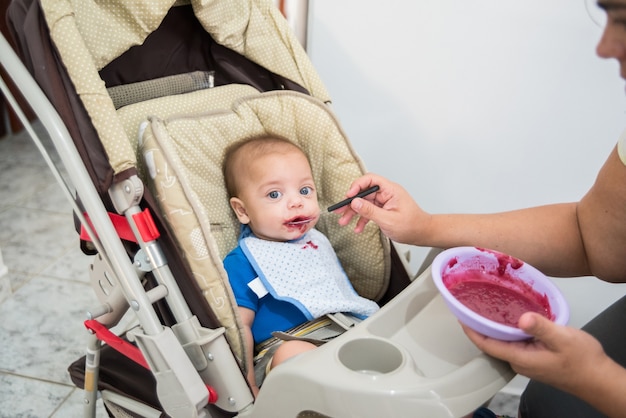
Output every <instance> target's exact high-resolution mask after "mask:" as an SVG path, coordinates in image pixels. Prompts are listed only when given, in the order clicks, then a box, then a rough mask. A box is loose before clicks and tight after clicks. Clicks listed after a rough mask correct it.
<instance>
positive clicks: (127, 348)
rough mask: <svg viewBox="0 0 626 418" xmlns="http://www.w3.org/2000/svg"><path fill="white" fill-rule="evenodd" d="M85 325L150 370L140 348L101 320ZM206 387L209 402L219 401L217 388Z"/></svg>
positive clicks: (86, 322)
mask: <svg viewBox="0 0 626 418" xmlns="http://www.w3.org/2000/svg"><path fill="white" fill-rule="evenodd" d="M85 327H87V329H88V330H90V331H92V332H93V333H94V334H96V337H98V339H99V340H100V341H104V342H105V343H107V345H109V346H110V347H111V348H113V349H114V350H116V351H118V352H119V353H121V354H123V355H125V356H126V357H128V358H129V359H131V360H132V361H134V362H135V363H137V364H139V365H140V366H143V367H145V368H146V369H148V370H150V366H149V365H148V362H146V359H145V358H144V356H143V354H142V353H141V351H140V350H139V348H137V347H136V346H134V345H133V344H131V343H129V342H128V341H125V340H123V339H121V338H120V337H118V336H117V335H115V334H113V333H112V332H111V331H109V329H108V328H107V327H105V326H104V325H102V324H101V323H100V322H98V321H96V320H95V319H88V320H86V321H85ZM206 388H207V390H208V391H209V403H215V402H217V392H216V391H215V389H214V388H213V387H212V386H209V385H206Z"/></svg>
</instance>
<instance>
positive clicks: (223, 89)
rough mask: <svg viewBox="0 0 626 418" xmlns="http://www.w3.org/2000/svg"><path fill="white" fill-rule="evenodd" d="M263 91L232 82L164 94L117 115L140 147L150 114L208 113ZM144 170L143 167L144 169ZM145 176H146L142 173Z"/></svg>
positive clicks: (167, 116)
mask: <svg viewBox="0 0 626 418" xmlns="http://www.w3.org/2000/svg"><path fill="white" fill-rule="evenodd" d="M258 93H259V91H258V90H257V89H255V88H254V87H252V86H248V85H245V84H228V85H226V86H219V87H214V88H212V89H205V90H198V91H194V92H191V93H186V94H176V95H173V96H167V97H160V98H155V99H151V100H146V101H142V102H139V103H134V104H132V105H128V106H124V107H122V108H120V109H118V110H117V116H118V119H119V121H120V122H121V124H122V126H123V128H124V131H125V132H126V135H128V138H129V141H130V145H131V147H132V149H133V150H137V139H138V136H137V134H138V132H139V127H140V125H141V123H142V122H144V121H147V120H148V118H149V117H150V116H158V117H160V118H164V119H165V118H170V117H174V116H176V115H187V116H188V115H190V114H194V113H196V114H201V113H202V114H204V113H206V112H209V111H213V110H221V109H228V108H230V106H231V104H232V103H233V102H234V101H235V100H237V99H239V98H241V97H247V96H250V95H256V94H258ZM137 164H138V166H139V168H140V169H141V167H142V165H143V164H142V159H141V158H139V157H138V158H137ZM140 172H141V170H140ZM142 177H144V176H142Z"/></svg>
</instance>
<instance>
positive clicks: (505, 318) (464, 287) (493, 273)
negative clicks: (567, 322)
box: [442, 252, 554, 327]
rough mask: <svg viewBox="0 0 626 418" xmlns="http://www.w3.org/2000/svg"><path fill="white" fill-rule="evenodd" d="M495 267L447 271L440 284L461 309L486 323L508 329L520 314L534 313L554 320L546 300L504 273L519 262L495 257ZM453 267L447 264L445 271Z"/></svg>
mask: <svg viewBox="0 0 626 418" xmlns="http://www.w3.org/2000/svg"><path fill="white" fill-rule="evenodd" d="M494 254H496V255H497V257H498V267H497V268H493V269H491V270H487V269H482V268H472V269H461V270H451V271H448V272H447V273H444V274H443V278H442V279H443V283H444V284H445V286H446V288H447V289H448V290H449V291H450V293H451V294H452V295H453V296H454V297H455V298H456V299H457V300H458V301H459V302H461V303H462V304H463V305H465V306H467V307H468V308H469V309H471V310H473V311H474V312H476V313H478V314H480V315H482V316H484V317H485V318H487V319H490V320H492V321H495V322H498V323H500V324H504V325H507V326H511V327H517V322H518V321H519V318H520V316H521V315H522V314H523V313H524V312H529V311H531V312H537V313H539V314H541V315H543V316H545V317H546V318H548V319H554V318H553V314H552V312H551V309H550V303H549V301H548V297H547V296H546V295H545V294H540V293H538V292H537V291H535V290H533V288H532V287H531V285H530V284H528V283H526V282H524V281H523V280H521V279H519V278H516V277H514V276H512V275H511V274H509V273H507V272H506V266H507V264H510V266H511V267H512V268H513V269H518V268H519V267H521V266H522V265H523V262H522V261H520V260H517V259H515V258H513V257H510V256H507V255H504V254H499V253H495V252H494ZM456 263H457V260H456V258H453V259H451V260H450V261H449V263H448V267H450V268H451V267H452V266H454V265H455V264H456Z"/></svg>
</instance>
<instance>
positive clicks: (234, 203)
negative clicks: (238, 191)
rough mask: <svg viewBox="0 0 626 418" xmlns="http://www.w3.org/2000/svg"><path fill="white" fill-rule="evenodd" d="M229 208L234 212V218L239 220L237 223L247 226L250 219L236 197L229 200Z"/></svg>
mask: <svg viewBox="0 0 626 418" xmlns="http://www.w3.org/2000/svg"><path fill="white" fill-rule="evenodd" d="M230 207H231V208H233V211H235V216H237V219H239V222H240V223H242V224H249V223H250V218H249V217H248V212H247V211H246V207H245V205H244V204H243V202H242V201H241V199H239V198H238V197H231V198H230Z"/></svg>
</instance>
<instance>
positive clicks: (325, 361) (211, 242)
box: [0, 0, 514, 418]
mask: <svg viewBox="0 0 626 418" xmlns="http://www.w3.org/2000/svg"><path fill="white" fill-rule="evenodd" d="M8 22H9V27H10V28H11V30H12V34H13V37H14V40H15V44H14V47H15V49H16V50H17V51H18V53H19V56H20V58H18V55H17V54H15V53H14V52H13V48H12V47H11V46H10V44H9V43H8V42H7V41H6V40H5V39H4V38H1V39H0V56H1V58H0V60H1V63H2V66H3V68H4V70H5V71H6V73H7V74H8V76H9V77H10V78H11V80H12V81H13V83H14V85H15V86H19V91H20V93H21V94H22V95H23V96H24V97H25V98H26V100H27V101H28V103H29V104H30V105H31V107H32V108H33V109H34V111H35V113H36V114H37V117H38V118H39V120H40V121H41V122H42V124H43V125H44V127H45V128H46V130H47V132H48V133H49V134H50V136H51V138H52V140H53V142H54V145H55V148H56V149H57V151H58V153H59V155H60V157H61V160H62V162H63V165H64V167H65V168H66V170H67V172H68V177H69V179H70V180H69V181H68V180H67V179H65V178H63V176H62V175H61V174H59V171H58V170H57V169H56V167H55V166H54V164H53V163H51V161H50V160H49V159H48V160H47V161H49V162H50V165H51V169H52V172H53V174H54V175H55V176H56V177H57V180H59V182H60V183H61V185H62V186H64V190H65V193H66V196H67V197H68V199H69V200H70V201H71V202H72V204H73V207H74V211H75V218H76V226H77V232H79V233H80V245H81V248H82V249H83V251H84V252H85V253H86V254H90V255H95V257H94V262H93V264H92V266H91V271H90V272H89V273H90V277H91V282H92V284H93V286H92V287H93V289H94V291H95V292H96V294H97V296H98V298H99V300H100V305H99V306H95V307H93V309H92V310H90V312H88V315H87V320H86V321H85V325H86V327H87V328H88V330H89V333H88V334H87V335H88V336H87V338H88V344H87V350H86V355H85V356H84V357H83V358H81V359H77V361H76V362H74V363H73V364H72V365H70V366H69V371H70V376H71V379H72V381H73V382H74V383H75V384H76V385H77V386H79V387H82V388H84V391H85V415H86V416H93V415H94V414H95V405H96V399H97V397H98V396H101V397H102V400H103V402H104V405H105V407H106V409H107V412H108V413H109V414H110V415H111V416H123V417H127V416H172V417H193V416H199V417H201V416H212V417H223V416H224V417H229V416H241V417H245V416H251V417H283V416H284V417H294V416H302V417H304V416H318V417H324V416H326V417H344V416H357V417H380V416H423V417H429V418H437V417H458V416H462V415H464V414H467V413H469V412H471V411H472V410H473V409H475V408H476V407H478V406H480V405H481V404H483V403H485V402H486V401H488V400H489V399H490V398H491V397H492V396H493V395H494V394H495V393H496V392H497V391H498V390H499V389H500V388H501V387H503V386H504V385H505V384H506V383H507V382H508V381H509V380H510V379H511V378H512V377H513V376H514V373H513V372H512V371H511V369H510V368H509V367H508V365H506V364H504V363H502V362H500V361H498V360H495V359H493V358H490V357H488V356H486V355H485V354H483V353H481V352H480V351H479V350H477V349H476V348H475V347H474V346H473V345H472V344H471V343H470V342H469V340H467V338H466V337H465V335H464V334H463V332H462V331H461V330H460V328H459V326H458V324H457V322H456V319H455V318H454V317H453V315H452V314H451V313H450V312H449V311H448V310H447V308H446V307H445V304H444V302H443V300H442V298H441V296H439V294H438V292H437V290H436V288H435V286H434V284H433V283H432V279H431V277H430V274H429V270H428V268H427V267H426V268H424V269H423V271H420V272H419V273H418V275H417V277H415V278H413V279H411V278H410V277H409V275H408V274H407V272H406V270H405V268H404V264H403V262H402V260H401V258H400V256H399V255H398V252H397V251H396V249H395V247H394V245H393V243H391V242H389V240H388V239H387V238H385V237H384V236H383V235H382V234H381V233H380V231H379V230H378V228H377V227H376V226H375V225H368V227H367V229H366V231H365V232H364V233H362V234H359V235H355V234H353V233H352V229H351V228H350V227H346V228H340V227H339V226H338V225H337V222H336V219H334V218H333V217H332V215H327V216H326V217H324V218H323V219H321V220H320V223H319V224H318V229H320V230H321V231H322V232H324V233H325V234H326V235H327V236H328V237H329V240H330V241H331V242H332V244H333V247H334V248H335V250H336V252H337V255H338V256H339V258H340V260H341V262H342V265H343V266H344V268H345V270H346V273H347V274H348V276H349V278H350V280H351V282H352V284H353V286H354V288H355V289H356V290H357V292H358V293H359V294H360V295H362V296H364V297H367V298H370V299H373V300H375V301H377V302H378V303H379V304H380V305H382V308H381V309H380V311H378V312H377V313H376V314H374V315H373V316H371V317H370V318H368V319H366V320H365V321H363V322H361V323H359V324H357V325H354V326H352V327H350V328H349V330H348V331H346V332H345V333H343V334H342V335H340V336H338V337H336V338H334V339H333V340H331V341H329V342H327V343H326V344H324V345H322V346H320V347H319V348H317V349H315V350H313V351H311V352H309V353H306V354H304V355H301V356H298V357H296V358H293V359H292V360H290V361H289V362H287V363H285V364H282V365H281V366H280V367H277V368H276V369H275V370H273V371H272V372H271V373H270V374H269V375H268V376H267V378H266V380H265V381H264V383H263V385H262V387H261V390H260V392H259V395H258V396H257V397H256V399H255V398H254V397H253V396H252V393H251V391H250V388H249V386H248V384H247V382H246V380H245V378H244V376H245V370H244V367H245V366H244V364H245V363H244V361H243V359H244V358H245V352H244V351H245V345H244V344H243V336H242V325H241V320H240V318H239V316H238V311H237V306H236V304H235V302H234V297H233V295H232V291H231V289H230V287H229V285H228V278H227V276H226V273H225V272H224V269H223V267H222V258H223V257H224V256H225V255H226V254H227V252H228V251H229V250H230V249H232V248H233V247H234V246H235V245H236V241H237V234H238V222H237V220H236V218H235V217H234V215H233V214H232V212H231V210H230V208H229V206H228V198H227V195H226V191H225V190H224V187H223V179H222V175H221V170H220V166H221V159H222V155H223V150H224V148H225V147H226V146H227V145H228V144H229V143H231V142H233V141H236V140H238V139H240V138H242V137H247V136H251V135H258V134H262V133H268V134H276V135H280V136H284V137H288V138H290V139H292V140H293V141H294V142H296V143H297V144H298V145H300V146H301V147H302V148H303V150H304V151H305V152H306V153H307V155H308V157H309V159H310V160H311V166H312V170H313V174H314V177H315V182H316V184H317V187H318V195H319V200H320V204H321V205H322V207H325V206H328V205H329V204H331V203H335V202H336V201H339V200H341V199H343V197H344V193H345V191H346V190H347V188H348V185H349V184H350V183H351V181H352V180H353V179H354V178H356V177H358V176H360V175H361V174H362V173H364V172H365V168H364V165H363V163H362V161H360V159H359V158H358V156H357V154H356V152H355V150H354V149H353V148H352V147H351V145H350V143H349V141H348V139H347V138H346V135H345V133H344V132H343V131H342V129H341V127H340V124H339V122H338V121H337V120H336V118H335V116H334V115H333V113H332V111H331V109H330V107H329V105H330V102H331V100H330V97H329V94H328V92H327V91H326V89H325V87H324V86H323V84H322V82H321V80H320V79H319V77H318V75H317V74H316V73H315V71H314V69H313V67H312V65H311V63H310V61H309V60H308V57H307V56H306V53H305V51H304V50H303V49H302V47H301V46H300V45H299V43H298V41H297V40H296V38H295V36H294V35H293V34H292V32H291V31H290V29H289V27H288V25H287V23H286V21H285V20H284V18H283V17H282V15H281V14H280V12H279V11H278V10H277V9H276V7H275V6H274V4H273V2H271V1H270V0H212V1H202V0H187V1H180V0H178V1H174V0H158V1H126V2H124V1H122V0H117V1H113V0H111V1H107V2H96V1H93V0H81V1H71V0H39V1H37V0H17V1H14V2H13V3H12V4H11V6H10V8H9V12H8ZM0 87H1V88H2V91H3V93H4V94H5V95H6V96H7V98H8V100H9V102H10V103H11V105H12V106H13V107H15V108H16V109H15V110H16V112H17V113H18V115H20V116H21V119H22V122H23V123H24V124H25V125H26V127H27V129H28V130H29V133H30V134H31V136H33V139H34V140H35V141H36V142H37V141H38V139H37V138H36V134H35V133H34V131H33V130H32V129H29V124H28V120H27V118H26V117H24V114H23V112H22V111H21V110H20V109H19V107H18V106H17V104H16V100H15V99H14V97H13V94H12V93H11V89H9V88H8V87H7V85H6V84H5V83H4V82H2V83H1V84H0ZM40 149H42V152H44V157H46V155H45V150H44V148H43V147H42V146H40ZM129 316H130V318H131V323H132V326H130V327H128V326H124V327H123V329H121V330H119V329H117V328H119V327H121V326H123V325H125V324H124V321H123V319H125V318H127V317H129ZM112 331H116V332H112Z"/></svg>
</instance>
